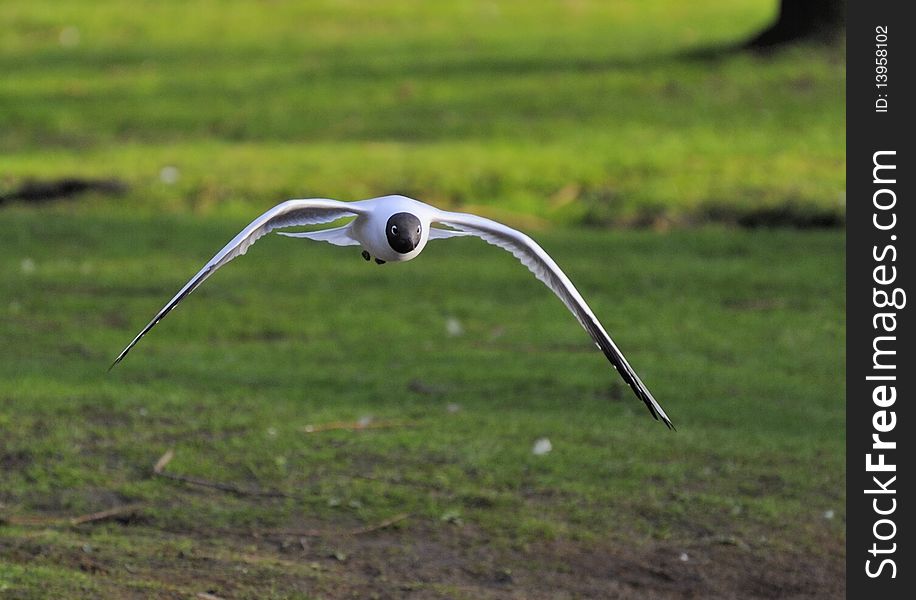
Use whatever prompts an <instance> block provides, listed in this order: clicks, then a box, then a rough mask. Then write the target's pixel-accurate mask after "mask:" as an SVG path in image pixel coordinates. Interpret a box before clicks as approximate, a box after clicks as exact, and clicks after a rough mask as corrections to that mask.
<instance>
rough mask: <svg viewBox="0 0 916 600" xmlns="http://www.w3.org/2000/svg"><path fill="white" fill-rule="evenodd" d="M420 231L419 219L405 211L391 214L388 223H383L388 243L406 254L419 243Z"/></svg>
mask: <svg viewBox="0 0 916 600" xmlns="http://www.w3.org/2000/svg"><path fill="white" fill-rule="evenodd" d="M422 233H423V226H422V225H421V224H420V219H418V218H416V217H415V216H413V215H412V214H410V213H406V212H402V213H397V214H395V215H391V218H390V219H388V224H387V225H385V234H386V235H387V236H388V245H389V246H391V247H392V248H393V249H394V251H395V252H399V253H401V254H407V253H408V252H410V251H412V250H413V249H414V248H416V247H417V246H418V245H419V244H420V234H422Z"/></svg>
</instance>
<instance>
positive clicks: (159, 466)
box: [153, 448, 175, 475]
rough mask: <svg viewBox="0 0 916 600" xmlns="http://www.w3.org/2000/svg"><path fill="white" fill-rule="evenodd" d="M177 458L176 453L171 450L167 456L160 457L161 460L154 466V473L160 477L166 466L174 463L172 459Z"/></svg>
mask: <svg viewBox="0 0 916 600" xmlns="http://www.w3.org/2000/svg"><path fill="white" fill-rule="evenodd" d="M173 458H175V451H174V450H173V449H171V448H169V449H168V450H166V451H165V454H163V455H162V456H160V457H159V460H157V461H156V464H155V465H153V473H155V474H156V475H159V474H160V473H162V472H163V471H164V470H165V467H166V465H168V464H169V463H170V462H172V459H173Z"/></svg>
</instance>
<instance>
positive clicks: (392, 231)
mask: <svg viewBox="0 0 916 600" xmlns="http://www.w3.org/2000/svg"><path fill="white" fill-rule="evenodd" d="M397 234H398V226H397V225H392V226H391V235H397Z"/></svg>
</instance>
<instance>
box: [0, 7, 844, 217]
mask: <svg viewBox="0 0 916 600" xmlns="http://www.w3.org/2000/svg"><path fill="white" fill-rule="evenodd" d="M774 10H775V6H774V3H773V2H770V1H766V0H749V1H745V2H723V1H721V0H705V1H702V2H692V3H690V4H689V5H687V4H684V5H677V4H675V3H671V2H669V1H666V0H665V1H663V0H649V1H644V2H588V1H576V2H572V1H571V2H557V3H553V2H534V3H530V2H499V3H495V2H435V3H418V2H377V3H370V4H369V5H363V3H353V2H339V1H329V2H307V3H295V2H237V1H219V2H207V1H199V2H168V1H167V2H98V3H90V4H87V3H85V2H28V3H4V6H3V7H2V8H0V11H2V12H0V18H2V19H3V23H4V24H5V27H4V28H3V29H4V30H3V32H2V33H0V68H2V70H3V73H4V77H3V82H2V83H0V155H2V161H3V163H0V164H2V166H3V168H2V171H0V176H2V185H3V186H4V187H6V188H7V189H10V188H11V187H12V186H15V185H16V184H17V183H18V182H20V181H21V180H22V179H23V178H26V177H54V176H60V175H61V174H73V173H77V174H81V175H83V176H89V175H92V176H98V177H118V178H121V179H124V180H126V181H127V182H128V183H129V184H130V185H131V189H132V190H133V191H132V193H131V195H130V197H129V204H130V206H131V208H132V209H134V208H136V207H138V206H142V207H145V208H148V209H151V210H155V211H160V210H163V209H169V210H175V211H182V210H185V209H188V208H192V209H196V210H207V209H210V208H212V207H214V206H223V205H231V204H240V205H242V206H243V207H244V208H243V209H242V208H240V209H239V214H242V211H243V210H244V214H246V215H247V214H249V213H250V211H251V210H252V207H255V208H257V209H259V208H261V207H263V206H266V205H267V204H268V203H269V202H271V201H273V200H276V199H284V198H287V197H303V196H305V197H307V196H313V195H321V196H329V197H339V198H343V199H360V198H364V197H370V196H374V195H379V194H381V193H387V192H401V193H405V194H407V195H412V196H416V197H421V198H424V199H426V200H427V201H429V202H433V203H439V204H442V205H447V206H469V205H470V206H475V207H476V206H478V205H481V206H483V207H484V208H485V210H486V211H489V212H491V213H493V214H496V215H498V216H501V217H503V218H508V219H510V220H513V219H514V220H517V221H520V222H526V223H529V222H532V221H533V222H534V223H532V224H537V223H538V222H540V221H543V220H546V221H555V222H561V223H583V222H585V223H593V224H598V225H605V224H609V223H624V224H626V223H632V222H634V221H635V222H637V223H650V224H651V223H655V222H656V221H662V222H664V221H665V220H673V221H675V222H679V221H684V220H687V221H694V220H701V221H702V220H706V219H708V218H710V216H713V217H714V216H715V215H722V214H729V215H733V212H732V211H737V212H738V213H739V214H740V213H743V212H751V211H755V210H756V211H759V210H761V209H766V208H773V207H788V209H789V210H791V211H799V212H802V213H804V214H809V213H811V212H815V213H819V214H820V213H823V214H827V215H839V216H840V217H842V215H843V214H844V211H845V208H844V203H845V199H844V195H843V194H844V185H845V181H844V177H845V169H844V165H845V129H844V127H843V126H842V124H843V123H844V110H845V109H844V102H843V97H844V91H843V86H844V82H845V62H844V59H843V49H842V48H835V47H819V46H806V47H800V48H795V49H792V50H789V51H786V52H782V53H778V54H776V55H773V56H759V55H753V54H747V53H739V52H731V53H729V52H723V53H721V54H715V53H713V54H711V55H706V57H705V58H702V57H701V55H700V52H701V51H702V50H704V49H709V48H715V47H717V46H720V45H728V44H733V43H735V42H738V41H740V40H741V39H743V38H746V37H748V36H749V35H750V34H751V32H753V31H754V30H756V29H760V28H761V27H762V26H763V25H764V24H765V23H766V22H767V20H769V19H771V18H772V16H773V12H774ZM166 166H173V167H175V168H177V169H178V171H177V174H178V179H177V181H174V182H173V183H172V184H169V183H164V182H162V181H161V180H160V177H159V174H160V172H161V169H162V168H163V167H166ZM173 173H175V172H174V171H173ZM166 179H167V180H168V181H173V180H174V179H175V177H174V175H173V176H171V177H167V178H166ZM722 209H730V210H722Z"/></svg>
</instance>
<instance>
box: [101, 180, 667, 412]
mask: <svg viewBox="0 0 916 600" xmlns="http://www.w3.org/2000/svg"><path fill="white" fill-rule="evenodd" d="M403 213H407V214H408V215H412V216H413V217H415V219H416V220H418V221H419V227H420V236H419V238H418V240H417V241H416V244H415V246H414V247H413V248H412V249H411V250H410V251H409V252H404V251H397V250H395V249H394V248H393V247H392V245H391V242H390V239H389V237H388V233H387V230H388V228H389V219H392V218H394V216H395V215H398V214H403ZM353 216H355V217H356V218H355V219H353V220H352V221H350V222H349V223H348V224H346V225H343V226H341V227H335V228H332V229H323V230H319V231H309V232H301V233H285V232H280V233H281V234H282V235H286V236H290V237H300V238H307V239H312V240H316V241H324V242H328V243H331V244H335V245H337V246H361V247H362V248H363V250H364V251H365V252H367V253H368V254H367V255H366V256H368V255H372V256H374V257H375V258H376V259H377V260H378V261H380V262H404V261H408V260H412V259H414V258H416V257H417V256H419V254H420V253H421V252H422V251H423V248H425V247H426V244H427V243H429V240H431V239H444V238H450V237H455V236H465V235H474V236H477V237H480V238H481V239H483V240H484V241H486V242H487V243H490V244H493V245H494V246H498V247H500V248H503V249H504V250H507V251H509V252H511V253H512V254H513V255H514V256H515V257H516V258H518V259H519V261H521V263H522V264H524V265H525V266H526V267H528V269H529V270H530V271H531V272H532V273H533V274H534V275H535V277H537V278H538V279H540V280H541V281H542V282H544V284H546V285H547V287H549V288H550V289H551V290H552V291H553V292H554V293H555V294H556V295H557V296H558V297H559V298H560V300H562V301H563V303H564V304H565V305H566V307H567V308H568V309H569V310H570V312H572V313H573V316H575V317H576V319H577V320H578V321H579V323H580V324H581V325H582V327H583V328H584V329H585V330H586V331H587V332H588V333H589V335H591V337H592V339H593V340H594V341H595V344H596V345H597V346H598V348H599V349H600V350H601V351H602V352H604V354H605V356H606V357H607V359H608V360H609V361H610V362H611V364H612V365H613V366H614V368H616V369H617V371H618V372H619V373H620V375H621V377H623V379H624V381H626V383H627V384H628V385H629V386H630V387H631V388H632V389H633V391H634V392H635V393H636V395H637V397H638V398H640V399H641V400H642V401H643V402H644V403H645V404H646V406H647V407H648V408H649V411H650V412H651V413H652V416H654V417H655V418H656V419H658V418H661V419H662V421H664V423H665V424H666V425H667V426H668V427H672V425H671V420H670V419H669V418H668V415H666V414H665V411H664V410H663V409H662V407H661V406H660V405H659V404H658V402H656V400H655V398H654V397H653V396H652V394H651V393H650V392H649V390H648V388H646V386H645V385H644V384H643V382H642V381H641V380H640V378H639V376H638V375H637V374H636V372H635V371H634V370H633V368H632V367H631V366H630V364H629V363H628V362H627V360H626V358H624V356H623V354H622V353H621V352H620V350H619V349H618V348H617V346H616V344H614V342H613V340H611V337H610V336H609V335H608V333H607V332H606V331H605V329H604V327H603V326H602V325H601V323H600V322H599V321H598V318H597V317H596V316H595V314H594V313H593V312H592V310H591V308H589V306H588V304H587V303H586V302H585V299H584V298H582V295H581V294H579V291H578V290H577V289H576V288H575V286H574V285H573V284H572V282H571V281H570V280H569V278H568V277H567V276H566V274H565V273H563V271H562V270H561V269H560V267H559V266H557V264H556V263H555V262H554V260H553V259H552V258H550V256H549V255H548V254H547V253H546V252H545V251H544V249H543V248H541V247H540V246H539V245H538V244H537V243H536V242H535V241H534V240H532V239H531V238H530V237H528V236H527V235H525V234H523V233H521V232H519V231H516V230H514V229H512V228H510V227H507V226H505V225H503V224H501V223H497V222H496V221H491V220H490V219H485V218H483V217H478V216H476V215H471V214H467V213H455V212H447V211H442V210H439V209H437V208H435V207H433V206H430V205H429V204H425V203H423V202H419V201H417V200H413V199H411V198H407V197H405V196H382V197H379V198H372V199H369V200H362V201H359V202H340V201H337V200H330V199H325V198H312V199H305V200H288V201H286V202H283V203H281V204H278V205H277V206H275V207H273V208H272V209H270V210H268V211H267V212H265V213H264V214H263V215H261V216H260V217H258V218H257V219H255V220H254V221H252V222H251V223H250V224H249V225H248V226H247V227H246V228H245V229H243V230H242V231H241V232H240V233H239V234H238V235H237V236H235V237H234V238H233V239H232V240H231V241H230V242H229V243H228V244H226V246H224V247H223V249H222V250H220V251H219V252H217V253H216V255H215V256H214V257H213V258H212V259H210V261H209V262H208V263H207V264H206V265H204V267H203V268H202V269H201V270H200V271H199V272H198V273H197V275H195V276H194V277H193V278H191V280H190V281H188V283H186V284H185V285H184V287H182V288H181V290H179V291H178V293H177V294H176V295H175V296H174V297H173V298H172V299H171V300H170V301H169V302H168V303H167V304H166V305H165V306H164V307H163V308H162V309H161V310H160V311H159V313H158V314H157V315H156V316H155V317H153V320H152V321H150V322H149V324H147V326H146V327H145V328H143V330H142V331H140V333H139V334H138V335H137V336H136V337H135V338H134V339H133V341H131V343H130V344H128V345H127V347H126V348H124V350H123V351H122V352H121V354H120V355H119V356H118V358H117V359H115V362H114V364H112V366H114V365H115V364H117V363H119V362H120V361H121V360H122V359H123V358H124V357H125V356H126V355H127V353H128V352H129V351H130V350H131V348H133V347H134V345H136V344H137V342H139V341H140V338H142V337H143V336H144V335H146V333H147V332H148V331H149V330H150V329H152V328H153V326H155V325H156V323H158V322H159V321H160V320H161V319H162V318H163V317H165V315H167V314H168V313H169V312H170V311H171V310H172V309H173V308H175V306H177V305H178V303H179V302H181V301H182V300H183V299H184V298H185V297H186V296H187V295H188V294H190V293H191V292H192V291H194V290H195V289H196V288H197V287H198V286H199V285H200V284H201V283H203V282H204V280H206V279H207V278H208V277H209V276H210V275H212V274H213V273H214V272H215V271H216V270H217V269H219V268H220V267H222V266H223V265H225V264H226V263H228V262H229V261H231V260H232V259H234V258H236V257H238V256H240V255H242V254H245V252H246V251H247V250H248V248H249V247H250V246H251V245H252V244H253V243H254V242H255V241H257V240H258V239H259V238H261V237H262V236H264V235H266V234H267V233H270V232H271V231H273V230H275V229H280V228H285V227H297V226H303V225H315V224H320V223H330V222H333V221H337V220H339V219H343V218H346V217H353ZM412 222H413V224H414V225H416V221H412ZM434 225H444V226H446V227H449V228H450V229H441V228H436V227H434Z"/></svg>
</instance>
